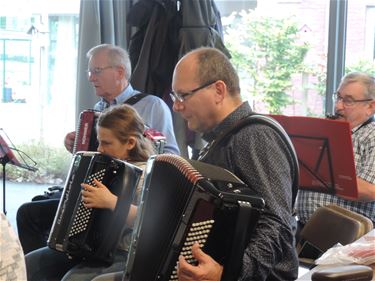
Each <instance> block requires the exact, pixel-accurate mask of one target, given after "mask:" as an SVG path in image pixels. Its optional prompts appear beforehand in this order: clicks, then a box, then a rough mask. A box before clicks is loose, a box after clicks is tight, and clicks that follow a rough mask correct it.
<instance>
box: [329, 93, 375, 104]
mask: <svg viewBox="0 0 375 281" xmlns="http://www.w3.org/2000/svg"><path fill="white" fill-rule="evenodd" d="M372 100H373V99H362V100H356V99H353V98H351V97H342V96H341V95H340V92H337V93H336V94H335V102H336V103H338V102H342V103H343V104H344V105H345V106H353V105H355V104H356V103H359V102H367V101H372Z"/></svg>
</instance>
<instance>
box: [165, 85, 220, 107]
mask: <svg viewBox="0 0 375 281" xmlns="http://www.w3.org/2000/svg"><path fill="white" fill-rule="evenodd" d="M217 81H218V80H210V81H208V82H207V83H204V84H203V85H202V86H199V87H197V88H195V89H193V90H191V91H189V92H187V93H181V94H179V93H176V92H173V91H172V92H170V93H169V95H170V97H171V99H172V101H173V102H176V100H178V101H179V102H184V101H185V100H186V98H188V97H190V96H192V95H194V94H195V93H196V92H198V91H200V90H202V89H204V88H206V87H208V86H211V85H212V84H214V83H216V82H217Z"/></svg>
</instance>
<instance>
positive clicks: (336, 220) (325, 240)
mask: <svg viewBox="0 0 375 281" xmlns="http://www.w3.org/2000/svg"><path fill="white" fill-rule="evenodd" d="M372 228H373V224H372V221H371V220H370V219H368V218H366V217H365V216H363V215H361V214H358V213H355V212H353V211H350V210H348V209H345V208H343V207H340V206H337V205H328V206H323V207H320V208H318V209H317V210H316V211H315V212H314V214H313V215H312V216H311V218H310V219H309V220H308V221H307V223H306V225H305V226H304V228H303V229H302V231H301V233H300V241H298V243H297V252H298V255H299V258H300V261H301V259H302V261H303V262H304V263H310V262H311V263H313V261H314V260H315V259H316V258H318V257H319V256H320V254H322V253H324V252H325V251H327V250H328V249H329V248H331V247H332V246H334V245H335V244H337V243H340V244H342V245H346V244H349V243H352V242H354V241H355V240H357V239H359V238H360V237H361V236H363V235H364V234H366V233H367V232H369V231H370V230H371V229H372Z"/></svg>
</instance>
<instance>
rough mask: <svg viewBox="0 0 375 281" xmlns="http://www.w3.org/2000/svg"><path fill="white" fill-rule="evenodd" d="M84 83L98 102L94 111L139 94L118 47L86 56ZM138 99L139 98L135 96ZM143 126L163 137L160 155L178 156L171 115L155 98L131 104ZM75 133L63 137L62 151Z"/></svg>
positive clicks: (127, 61) (103, 48)
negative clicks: (163, 144) (87, 83)
mask: <svg viewBox="0 0 375 281" xmlns="http://www.w3.org/2000/svg"><path fill="white" fill-rule="evenodd" d="M87 57H88V59H89V63H88V70H87V74H88V79H89V81H90V82H91V84H92V85H93V87H94V90H95V93H96V95H97V96H98V97H99V98H100V100H99V101H98V102H97V103H96V104H95V105H94V109H95V110H99V111H103V110H104V109H105V108H107V107H110V106H112V105H116V104H122V103H126V102H127V101H128V100H129V99H130V98H132V97H134V96H136V95H139V94H140V92H139V91H137V90H135V89H133V87H132V85H131V84H130V82H129V81H130V76H131V64H130V59H129V55H128V53H127V52H126V51H125V50H124V49H123V48H121V47H118V46H114V45H111V44H102V45H98V46H95V47H93V48H92V49H90V50H89V51H88V52H87ZM139 97H140V96H139ZM132 106H133V107H134V109H135V110H137V112H138V114H139V115H140V116H141V117H142V119H143V121H144V122H145V124H146V125H147V126H149V127H150V128H153V129H155V130H158V131H159V132H161V133H163V135H164V136H165V137H166V144H165V147H164V151H165V152H167V153H173V154H179V153H180V151H179V148H178V146H177V142H176V138H175V135H174V130H173V121H172V114H171V111H170V109H169V107H168V106H167V104H166V103H165V102H164V101H163V100H162V99H160V98H159V97H157V96H154V95H146V96H144V97H142V98H140V99H139V100H138V101H137V102H136V103H134V104H132ZM74 138H75V132H71V133H68V134H67V136H66V137H65V142H64V144H65V147H66V148H67V149H68V150H69V151H72V150H73V144H74Z"/></svg>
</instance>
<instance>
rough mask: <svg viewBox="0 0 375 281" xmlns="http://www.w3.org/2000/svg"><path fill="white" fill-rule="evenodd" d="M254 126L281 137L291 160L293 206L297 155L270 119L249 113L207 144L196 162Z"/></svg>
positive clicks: (296, 190)
mask: <svg viewBox="0 0 375 281" xmlns="http://www.w3.org/2000/svg"><path fill="white" fill-rule="evenodd" d="M254 124H263V125H267V126H269V127H271V128H272V129H273V130H275V132H277V133H278V135H279V136H280V137H281V139H282V140H283V142H284V143H285V145H286V146H287V149H288V151H289V152H290V154H291V158H292V163H291V164H292V180H293V183H292V198H293V202H292V203H293V206H294V203H295V199H296V197H297V192H298V186H299V165H298V158H297V153H296V151H295V149H294V146H293V144H292V141H291V140H290V138H289V136H288V134H287V133H286V132H285V130H284V128H283V127H282V126H281V125H280V124H279V123H278V122H277V121H276V120H274V119H272V118H271V117H268V116H265V115H261V114H257V113H250V114H249V115H247V116H246V117H244V118H242V119H240V120H238V121H237V122H236V123H234V125H233V126H232V127H229V128H228V129H226V130H224V131H222V132H221V133H220V135H219V136H218V137H217V138H216V139H215V140H213V141H212V142H210V143H209V144H207V145H206V146H205V147H204V148H203V149H202V150H201V151H200V153H199V158H198V160H201V161H202V160H204V159H205V158H206V157H207V156H208V155H211V154H212V153H214V151H215V148H216V147H217V146H218V145H220V144H222V143H223V142H225V141H227V140H228V139H229V138H231V137H232V135H233V134H234V133H236V132H237V131H239V130H240V129H242V128H243V127H245V126H250V125H254Z"/></svg>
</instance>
